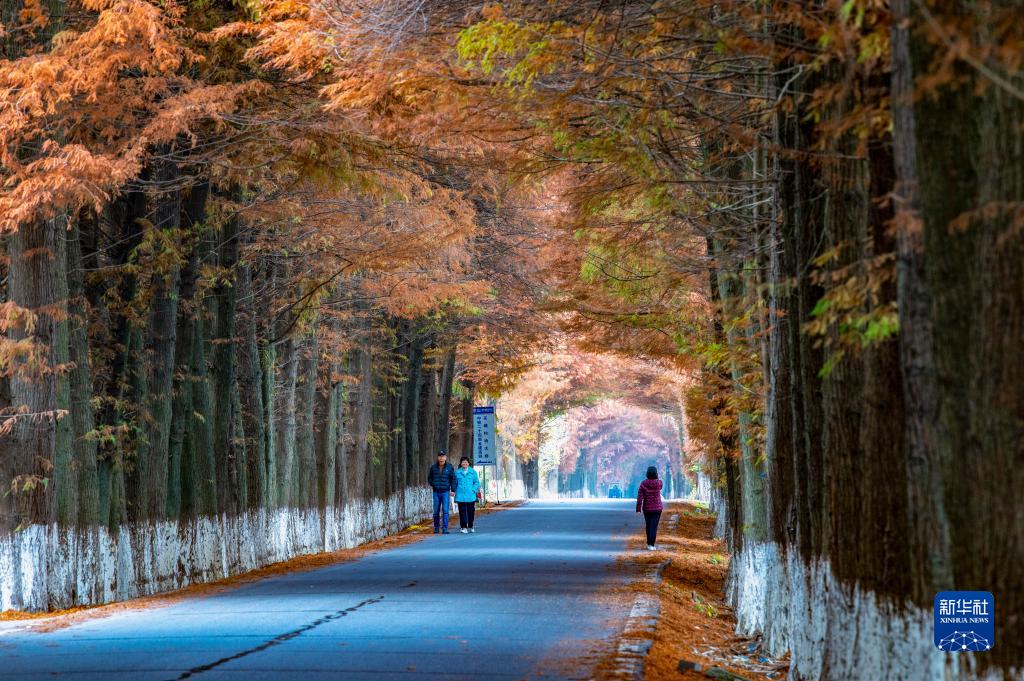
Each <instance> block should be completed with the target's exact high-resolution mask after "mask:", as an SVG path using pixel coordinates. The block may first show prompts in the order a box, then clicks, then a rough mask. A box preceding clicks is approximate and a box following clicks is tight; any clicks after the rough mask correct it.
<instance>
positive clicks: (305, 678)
mask: <svg viewBox="0 0 1024 681" xmlns="http://www.w3.org/2000/svg"><path fill="white" fill-rule="evenodd" d="M631 506H632V502H630V501H596V502H580V501H566V502H532V503H530V504H527V505H525V506H522V507H519V508H512V509H507V510H503V511H500V512H497V513H491V514H486V515H483V516H481V517H479V518H478V529H477V533H476V534H470V535H462V534H459V533H458V531H457V529H456V531H455V532H454V533H453V534H451V535H437V536H429V537H427V538H426V539H425V540H423V541H420V542H416V543H413V544H409V545H406V546H402V547H398V548H394V549H390V550H386V551H382V552H379V553H375V554H370V555H368V556H366V557H363V558H361V559H359V560H356V561H353V562H348V563H340V564H337V565H333V566H329V567H325V568H321V569H318V570H314V571H311V572H300V573H293V574H289V575H284V576H279V577H271V578H268V579H265V580H261V581H259V582H252V583H249V584H246V585H243V586H240V587H238V588H235V589H231V590H229V591H225V592H221V593H218V594H215V595H211V596H203V597H195V598H189V599H186V600H183V601H179V602H177V603H175V604H174V605H171V606H167V607H159V608H154V609H150V610H145V611H128V612H123V613H118V614H116V615H113V616H110V617H106V618H102V619H94V620H91V621H86V622H83V623H80V624H77V625H75V626H72V627H70V628H66V629H62V630H58V631H55V632H52V633H45V634H43V633H32V632H27V631H24V630H22V631H10V630H7V631H5V632H2V633H0V681H7V680H9V679H47V678H69V679H76V680H83V681H84V680H89V679H95V680H101V679H102V680H104V681H118V680H124V681H128V680H129V679H130V680H133V681H172V680H176V679H190V678H196V679H200V680H202V681H207V680H209V681H213V680H215V679H234V680H241V679H260V680H263V679H275V680H284V679H289V680H291V679H298V680H301V681H315V680H318V679H374V680H375V681H387V680H388V679H406V680H408V679H417V678H424V679H542V678H549V679H555V678H590V676H591V672H592V669H593V665H594V664H595V662H596V659H597V658H598V657H599V655H600V654H601V652H603V650H606V649H607V647H608V645H609V643H610V642H611V640H612V639H613V638H614V637H615V636H616V635H617V634H618V633H619V631H620V630H621V627H622V624H623V620H624V618H625V615H626V612H625V611H626V606H625V605H624V604H623V603H621V602H620V601H621V600H622V597H620V596H616V595H615V594H613V593H610V588H611V587H614V586H615V585H616V584H617V583H618V582H619V581H620V580H622V579H623V577H622V576H621V575H619V574H617V572H616V571H615V570H614V569H611V568H612V567H613V564H614V562H615V558H616V556H617V554H619V552H621V551H622V550H623V548H624V539H625V536H626V535H627V534H629V533H631V532H635V531H637V529H638V521H637V519H636V518H637V516H636V515H635V514H634V513H633V512H632V508H631ZM455 517H456V518H457V516H455ZM454 525H455V526H456V528H457V526H458V521H457V520H455V522H454Z"/></svg>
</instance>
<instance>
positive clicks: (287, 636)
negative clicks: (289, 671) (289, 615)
mask: <svg viewBox="0 0 1024 681" xmlns="http://www.w3.org/2000/svg"><path fill="white" fill-rule="evenodd" d="M382 600H384V596H376V597H374V598H369V599H367V600H365V601H363V602H362V603H357V604H356V605H353V606H352V607H349V608H345V609H344V610H338V611H337V612H332V613H331V614H329V615H324V616H323V617H320V618H319V619H315V620H313V621H312V622H310V623H309V624H305V625H303V626H301V627H299V628H298V629H293V630H292V631H289V632H287V633H284V634H281V635H280V636H275V637H274V638H272V639H270V640H269V641H264V642H263V643H261V644H259V645H258V646H255V647H253V648H249V649H248V650H243V651H241V652H238V653H235V654H234V655H229V656H228V657H222V658H221V659H219V660H217V661H215V662H210V663H208V664H204V665H200V666H198V667H192V669H189V670H187V671H184V672H182V673H181V675H180V676H176V677H174V678H173V679H171V680H170V681H182V680H183V679H188V678H191V677H193V676H196V675H197V674H202V673H203V672H208V671H210V670H211V669H215V668H216V667H219V666H221V665H222V664H226V663H228V662H231V661H232V660H238V659H241V658H243V657H246V656H247V655H252V654H253V653H258V652H261V651H264V650H266V649H267V648H272V647H273V646H276V645H279V644H281V643H284V642H285V641H290V640H292V639H293V638H295V637H297V636H301V635H302V634H304V633H306V632H307V631H310V630H312V629H316V628H317V627H319V626H320V625H321V624H327V623H328V622H332V621H334V620H340V619H341V618H342V617H345V616H346V615H348V614H349V613H350V612H355V611H356V610H359V609H360V608H362V607H364V606H367V605H373V604H374V603H379V602H381V601H382Z"/></svg>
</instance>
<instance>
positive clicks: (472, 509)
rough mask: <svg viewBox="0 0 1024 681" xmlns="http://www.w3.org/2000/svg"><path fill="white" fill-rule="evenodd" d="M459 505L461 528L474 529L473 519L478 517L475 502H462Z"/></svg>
mask: <svg viewBox="0 0 1024 681" xmlns="http://www.w3.org/2000/svg"><path fill="white" fill-rule="evenodd" d="M458 504H459V527H473V518H475V517H476V502H475V501H460V502H458Z"/></svg>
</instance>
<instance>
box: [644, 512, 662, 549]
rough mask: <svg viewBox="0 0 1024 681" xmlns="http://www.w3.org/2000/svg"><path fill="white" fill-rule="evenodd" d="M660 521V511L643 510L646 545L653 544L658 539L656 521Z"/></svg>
mask: <svg viewBox="0 0 1024 681" xmlns="http://www.w3.org/2000/svg"><path fill="white" fill-rule="evenodd" d="M659 522H661V511H644V524H646V525H647V545H648V546H654V543H655V542H656V541H657V540H658V523H659Z"/></svg>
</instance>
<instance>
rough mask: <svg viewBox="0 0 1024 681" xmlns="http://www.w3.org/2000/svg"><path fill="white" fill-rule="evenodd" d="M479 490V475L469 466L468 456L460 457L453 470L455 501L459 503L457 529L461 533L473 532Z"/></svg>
mask: <svg viewBox="0 0 1024 681" xmlns="http://www.w3.org/2000/svg"><path fill="white" fill-rule="evenodd" d="M479 492H480V477H479V476H478V475H477V474H476V471H475V470H473V469H472V468H470V467H469V458H468V457H465V456H464V457H462V459H461V460H460V461H459V469H458V470H457V471H455V503H457V504H458V505H459V527H460V528H462V529H460V530H459V532H461V533H462V534H466V533H467V532H475V530H474V529H473V517H474V516H475V515H476V497H477V494H478V493H479Z"/></svg>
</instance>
